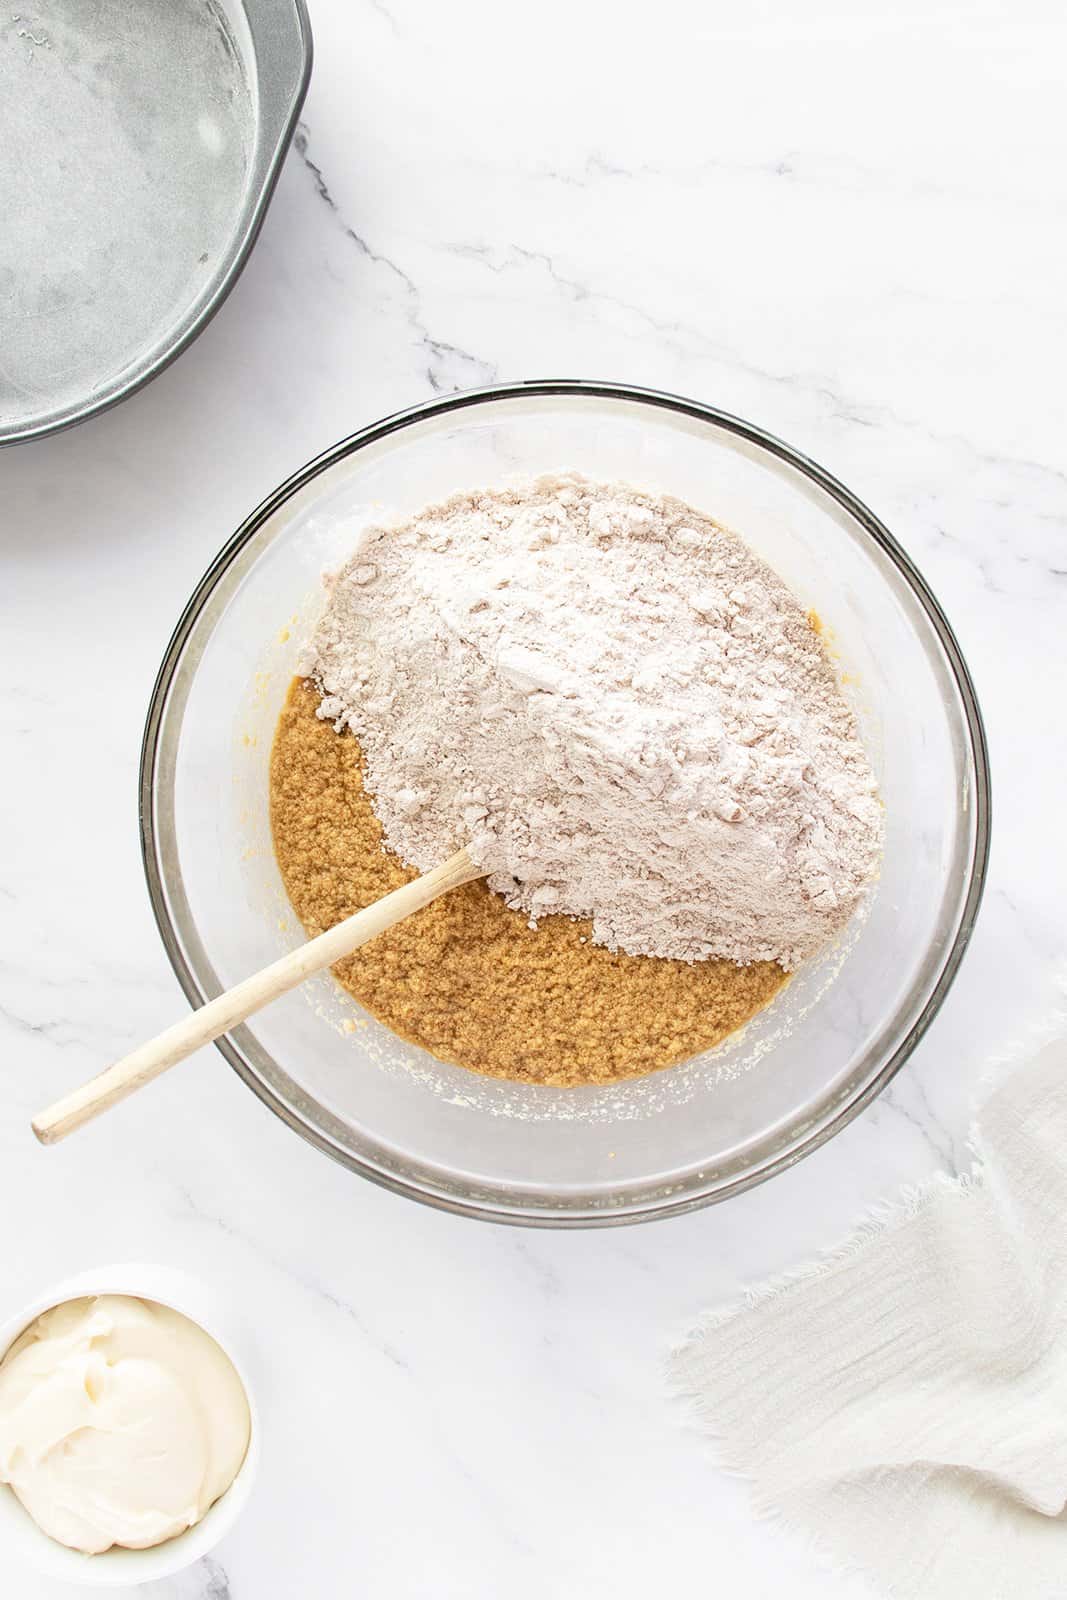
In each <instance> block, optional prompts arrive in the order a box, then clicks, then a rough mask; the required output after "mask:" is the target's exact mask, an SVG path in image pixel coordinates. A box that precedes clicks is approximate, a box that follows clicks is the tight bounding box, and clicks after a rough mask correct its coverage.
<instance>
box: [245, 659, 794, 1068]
mask: <svg viewBox="0 0 1067 1600" xmlns="http://www.w3.org/2000/svg"><path fill="white" fill-rule="evenodd" d="M318 704H319V693H318V690H317V689H316V688H315V687H314V686H313V685H312V684H311V683H309V682H307V681H305V680H302V679H299V678H296V679H294V680H293V683H292V686H291V687H290V690H289V695H288V698H287V700H286V703H285V707H284V710H283V711H282V715H281V718H280V720H279V723H278V730H277V733H276V735H275V741H274V749H273V753H272V756H271V772H270V800H271V822H272V826H273V830H274V849H275V854H276V856H277V859H278V865H279V867H280V869H281V874H282V879H283V881H284V883H285V887H286V891H287V892H288V895H289V899H290V901H291V902H292V904H293V908H294V910H295V911H296V913H297V915H298V916H299V918H300V920H301V922H302V923H303V925H304V927H305V928H306V929H307V931H308V933H309V934H316V933H321V932H322V931H323V929H325V928H328V927H330V926H332V924H333V923H335V922H339V921H340V920H341V919H342V917H347V916H350V915H351V913H352V912H354V911H358V910H360V909H361V907H363V906H365V905H369V904H370V902H371V901H373V900H377V899H379V898H380V897H381V896H382V895H384V894H387V893H388V892H389V891H390V890H391V889H395V888H397V887H399V885H400V884H402V883H406V882H408V881H409V880H410V879H411V878H413V877H415V876H416V874H415V873H414V872H413V871H411V870H410V869H408V868H407V867H405V866H403V865H402V864H401V863H400V862H399V861H398V860H397V858H396V857H395V856H393V855H390V854H387V853H386V852H385V851H384V850H383V848H382V828H381V824H380V823H379V821H378V819H377V817H376V816H375V815H374V812H373V810H372V809H371V803H370V798H369V796H368V794H367V792H366V791H365V789H364V787H363V779H362V770H361V769H362V758H361V754H360V748H359V744H358V743H357V741H356V739H355V738H354V737H353V736H352V735H351V734H349V733H343V734H338V733H335V732H334V730H333V727H332V726H331V724H330V723H329V722H325V721H322V720H321V719H320V718H319V717H317V716H316V714H315V713H316V710H317V707H318ZM589 932H590V929H589V926H588V925H587V924H584V923H582V922H575V921H572V920H570V919H569V918H567V917H545V918H544V919H542V921H541V923H540V925H539V927H538V928H537V929H536V930H535V929H533V928H531V927H529V925H528V923H527V920H526V918H525V916H524V915H523V913H522V912H519V911H512V910H510V909H509V908H508V906H507V905H505V903H504V901H503V900H502V899H501V898H500V896H499V895H496V894H493V893H492V892H491V891H490V890H489V889H488V888H487V887H486V885H485V884H484V883H471V884H466V885H465V886H464V887H463V888H461V889H456V890H453V891H452V893H451V894H447V895H445V896H444V897H443V898H442V899H440V900H437V901H435V902H434V904H433V905H430V906H427V907H426V908H425V910H423V911H420V912H418V913H417V914H416V915H415V916H414V917H411V918H409V919H408V921H406V922H403V923H401V924H400V925H399V926H398V927H396V928H391V929H390V930H389V931H388V932H387V933H383V934H381V935H380V936H379V937H378V938H377V939H375V940H373V941H372V942H371V943H370V944H368V945H366V946H365V947H364V948H363V949H362V950H358V951H357V952H356V953H355V955H352V956H349V957H348V958H347V959H346V960H345V961H341V962H338V964H337V966H336V967H335V968H334V974H335V976H336V977H337V979H338V981H339V982H340V983H341V984H342V985H343V986H344V988H345V989H347V990H348V992H349V993H350V994H351V995H353V996H354V997H355V999H356V1000H358V1001H359V1003H360V1005H362V1006H364V1007H365V1008H366V1009H367V1010H368V1011H370V1012H373V1014H374V1015H375V1016H376V1017H377V1018H379V1020H380V1021H382V1022H384V1023H385V1024H386V1026H387V1027H389V1028H391V1029H392V1030H393V1032H394V1033H397V1034H399V1035H400V1036H401V1038H403V1039H406V1040H408V1041H409V1042H411V1043H413V1044H417V1045H421V1046H422V1047H423V1048H424V1049H426V1050H429V1051H431V1052H432V1054H434V1055H436V1056H438V1057H440V1058H441V1059H442V1060H446V1061H452V1062H455V1063H456V1064H457V1065H459V1066H462V1067H468V1068H470V1069H471V1070H472V1071H475V1072H482V1073H487V1074H489V1075H490V1076H492V1077H497V1078H510V1079H513V1080H515V1081H516V1082H520V1083H542V1084H555V1085H563V1086H573V1085H577V1084H605V1083H611V1082H613V1081H615V1080H617V1079H620V1078H630V1077H637V1076H639V1075H640V1074H642V1073H646V1072H652V1071H654V1070H655V1069H656V1068H658V1067H666V1066H670V1065H671V1064H672V1063H674V1062H678V1061H684V1060H686V1059H687V1058H688V1057H690V1056H693V1055H697V1054H699V1053H700V1052H701V1051H703V1050H707V1049H709V1048H710V1047H711V1046H712V1045H715V1044H718V1043H719V1042H720V1040H722V1039H724V1038H725V1037H726V1036H727V1035H728V1034H730V1033H733V1032H734V1031H735V1030H736V1029H737V1028H739V1027H741V1026H742V1024H744V1023H745V1022H747V1021H748V1020H749V1018H750V1017H751V1016H753V1015H754V1013H755V1012H757V1011H758V1010H760V1008H761V1007H762V1006H765V1005H766V1004H767V1002H768V1001H769V1000H770V999H771V997H772V996H773V995H774V994H776V993H777V991H778V990H779V989H780V988H781V987H782V985H783V983H784V982H785V979H786V975H785V973H784V972H783V971H782V969H781V968H780V967H779V966H777V965H776V964H775V963H773V962H769V961H763V962H753V963H752V964H751V965H749V966H745V967H740V966H735V965H734V964H733V963H732V962H729V961H714V960H710V961H700V962H695V963H692V964H690V963H687V962H684V961H668V960H662V959H656V958H653V957H650V956H631V955H624V954H621V953H614V952H612V951H610V950H606V949H605V948H603V946H600V945H594V944H592V943H591V942H589Z"/></svg>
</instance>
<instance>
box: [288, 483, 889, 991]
mask: <svg viewBox="0 0 1067 1600" xmlns="http://www.w3.org/2000/svg"><path fill="white" fill-rule="evenodd" d="M308 665H309V670H310V672H311V673H312V675H313V676H314V678H315V680H316V682H317V683H318V685H319V687H320V688H321V691H322V694H323V699H322V704H321V706H320V715H321V716H323V717H325V718H328V719H329V720H331V721H332V722H333V723H334V724H335V725H336V727H337V728H338V729H339V730H340V729H342V728H345V727H347V728H350V729H351V730H352V732H354V733H355V734H356V736H357V738H358V740H359V743H360V745H361V747H362V750H363V754H364V758H365V761H366V782H367V786H368V788H369V790H370V791H371V793H372V795H373V797H374V805H375V810H376V812H377V814H378V816H379V818H380V820H381V822H382V824H383V827H384V830H385V836H386V839H387V841H388V843H389V845H390V846H391V847H392V848H393V849H394V850H395V851H396V852H397V854H398V855H400V856H401V857H402V858H403V859H404V860H405V861H407V862H409V863H411V864H413V865H414V866H416V867H418V868H419V869H420V870H426V869H428V868H430V867H432V866H434V865H436V863H437V862H439V861H441V860H443V859H444V858H445V857H446V856H448V855H449V854H450V853H451V852H452V851H454V850H455V849H457V848H459V846H460V845H466V846H467V848H468V849H469V850H470V852H471V854H472V856H474V858H475V859H476V860H477V861H478V862H479V863H481V864H483V865H485V866H487V867H488V868H489V869H490V872H491V877H490V886H491V887H492V888H494V889H496V890H498V891H499V892H500V893H501V894H502V895H504V896H505V898H506V899H507V901H508V902H509V904H511V905H513V906H515V907H518V908H521V909H522V910H524V911H526V912H527V913H529V915H530V916H531V918H533V919H536V918H537V917H539V916H542V915H546V914H548V913H554V912H558V913H564V914H567V915H571V916H580V917H588V918H591V919H592V923H593V937H594V939H595V940H596V941H597V942H598V943H601V944H604V945H607V946H608V947H609V948H611V949H621V950H623V951H627V952H629V953H632V954H636V955H650V956H667V957H676V958H681V959H683V960H687V961H698V960H701V959H703V958H705V957H709V956H717V957H722V958H725V959H727V960H730V961H734V962H738V963H747V962H751V961H764V960H766V961H777V962H779V963H780V964H781V965H782V966H783V967H785V968H787V969H792V968H794V967H796V966H797V964H798V963H799V962H800V961H802V960H803V959H804V957H805V956H807V955H809V954H811V953H812V952H813V951H814V950H815V949H817V948H818V946H819V945H821V944H822V943H823V942H824V941H825V940H826V939H827V937H828V936H829V935H830V934H832V933H833V932H834V931H835V930H837V929H838V928H840V927H841V926H842V925H843V924H844V923H845V922H846V921H847V920H848V918H849V916H850V915H851V913H852V912H853V911H854V910H855V908H856V905H857V903H858V901H859V899H860V897H861V895H862V893H863V890H864V887H865V885H866V884H867V883H868V882H869V881H870V879H871V878H872V876H873V874H874V872H875V870H876V866H877V861H878V856H879V851H880V847H881V839H882V810H881V805H880V802H879V800H878V797H877V793H876V788H875V781H874V777H873V774H872V772H871V768H870V765H869V763H868V761H867V757H866V755H865V752H864V750H863V746H862V745H861V743H860V740H859V737H858V733H857V729H856V725H855V721H854V718H853V715H852V712H851V710H850V709H849V706H848V704H847V703H846V701H845V699H844V697H843V695H842V694H841V691H840V689H839V688H838V685H837V682H836V679H835V677H834V673H833V669H832V667H831V665H830V663H829V661H828V660H827V657H826V654H825V652H824V650H823V647H822V645H821V643H820V641H819V639H818V637H817V636H816V634H815V632H814V631H813V629H812V627H811V625H810V623H809V621H808V618H807V616H806V614H805V612H804V610H803V609H802V608H801V606H800V605H799V603H798V602H797V600H796V599H795V597H794V596H793V595H792V594H791V593H790V591H789V590H788V589H787V588H786V586H785V584H784V583H783V582H782V581H781V579H780V578H778V577H777V576H776V574H775V573H774V572H772V571H771V570H770V568H769V567H767V566H766V565H765V564H764V563H763V562H762V561H760V560H759V559H758V558H757V557H756V556H755V555H754V554H753V552H752V551H751V550H749V549H748V547H747V546H746V545H745V544H744V543H743V542H742V541H741V540H740V539H739V538H738V537H736V535H734V534H733V533H731V532H729V531H727V530H726V529H724V528H721V527H719V526H718V524H716V523H715V522H713V521H712V520H711V519H710V518H709V517H707V516H704V515H702V514H700V513H699V512H697V511H694V510H693V509H692V507H690V506H687V505H684V504H682V503H681V502H680V501H677V500H673V499H669V498H666V497H661V496H657V495H653V494H646V493H643V492H641V491H639V490H637V489H633V488H630V487H627V486H625V485H622V484H600V483H592V482H588V481H586V480H584V479H581V478H579V477H576V476H555V477H546V478H541V479H539V480H537V481H536V482H534V483H532V484H527V485H523V486H516V487H514V488H508V489H502V490H493V491H478V490H474V491H471V492H470V493H465V494H460V495H456V496H454V497H453V498H452V499H450V500H448V501H446V502H445V503H444V504H442V505H437V506H431V507H429V508H428V509H426V510H424V511H422V512H421V513H420V514H419V515H418V516H416V517H414V518H412V519H411V520H410V521H408V522H406V523H404V524H403V525H401V526H398V527H390V528H384V527H375V528H369V529H368V530H366V532H365V533H364V534H363V535H362V537H361V539H360V543H359V547H358V549H357V550H356V551H355V553H354V554H353V556H352V558H351V559H350V560H349V561H348V563H347V564H346V566H345V567H344V568H343V569H342V571H341V572H339V573H338V574H337V575H336V576H335V577H334V578H333V579H332V580H331V588H330V593H329V599H328V602H327V605H326V609H325V612H324V614H323V617H322V619H321V621H320V623H319V626H318V628H317V630H316V633H315V635H314V639H313V642H312V659H311V661H310V663H309V664H308Z"/></svg>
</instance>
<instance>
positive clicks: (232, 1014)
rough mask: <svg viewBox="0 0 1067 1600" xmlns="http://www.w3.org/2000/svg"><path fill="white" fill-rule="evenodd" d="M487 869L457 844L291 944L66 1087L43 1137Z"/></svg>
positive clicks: (38, 1121) (37, 1126)
mask: <svg viewBox="0 0 1067 1600" xmlns="http://www.w3.org/2000/svg"><path fill="white" fill-rule="evenodd" d="M484 876H485V873H484V871H483V869H482V868H481V867H477V866H475V864H474V862H473V861H472V860H471V858H470V856H469V855H468V854H467V852H466V850H459V851H457V853H456V854H455V855H454V856H450V857H449V859H448V860H447V861H443V862H442V863H441V865H440V866H439V867H434V869H433V871H432V872H426V873H423V875H422V877H421V878H416V879H415V880H414V882H413V883H405V884H404V885H403V886H402V887H401V888H399V889H394V890H393V892H392V893H391V894H387V895H384V896H383V897H382V899H381V900H376V901H375V902H374V904H373V905H371V906H366V907H365V908H364V909H363V910H362V911H357V912H356V913H355V915H354V916H351V917H346V918H345V920H344V922H339V923H338V924H337V926H336V927H334V928H328V929H327V931H326V932H325V933H320V934H319V936H318V938H317V939H312V940H310V941H309V943H308V944H305V945H301V946H300V948H299V949H298V950H291V951H290V952H289V954H288V955H285V956H282V957H281V959H280V960H278V961H272V962H271V964H270V966H269V967H264V968H263V971H262V972H257V973H255V974H254V976H253V977H251V978H245V980H244V981H243V983H238V984H236V985H235V987H234V988H232V989H228V990H227V991H226V993H225V994H220V995H219V997H218V999H216V1000H209V1001H208V1003H207V1004H206V1005H204V1006H201V1007H200V1009H199V1011H194V1012H192V1013H191V1014H190V1015H189V1016H188V1017H184V1018H183V1019H182V1021H181V1022H176V1023H175V1024H174V1026H173V1027H172V1028H168V1029H167V1030H166V1032H165V1033H161V1034H160V1035H159V1036H158V1038H156V1039H151V1040H150V1041H149V1042H148V1044H142V1045H140V1046H139V1047H138V1049H136V1050H134V1051H132V1052H131V1053H130V1054H129V1055H128V1056H123V1058H122V1060H121V1061H116V1062H115V1064H114V1066H111V1067H108V1068H106V1070H105V1071H103V1072H100V1073H98V1074H97V1076H96V1077H95V1078H90V1080H89V1082H88V1083H83V1084H82V1086H81V1088H79V1089H74V1090H72V1092H71V1093H70V1094H67V1095H64V1096H63V1098H62V1099H61V1100H57V1101H56V1103H55V1105H52V1106H49V1108H48V1110H47V1111H42V1112H41V1113H40V1115H39V1116H36V1117H34V1119H33V1122H32V1127H33V1131H34V1133H35V1134H36V1135H37V1137H38V1139H39V1140H40V1141H41V1143H42V1144H57V1143H58V1142H59V1140H60V1139H65V1138H66V1136H67V1134H68V1133H73V1132H74V1130H75V1128H80V1127H81V1126H82V1124H83V1123H85V1122H90V1121H91V1120H92V1119H93V1117H98V1116H99V1115H100V1113H101V1111H107V1110H108V1109H109V1107H111V1106H113V1105H117V1104H118V1102H119V1101H120V1100H125V1098H126V1096H127V1095H129V1094H133V1092H134V1090H135V1089H140V1088H143V1086H144V1085H145V1084H146V1083H151V1081H152V1079H153V1078H158V1077H159V1075H160V1073H161V1072H166V1070H167V1068H168V1067H173V1066H174V1065H175V1064H176V1063H177V1062H179V1061H184V1060H185V1058H186V1056H189V1055H192V1053H193V1051H194V1050H199V1049H200V1046H201V1045H205V1044H210V1043H211V1041H212V1040H213V1039H217V1038H218V1037H219V1035H220V1034H223V1033H227V1032H228V1031H229V1030H230V1028H233V1027H236V1025H237V1023H239V1022H243V1021H244V1020H245V1018H246V1017H250V1016H251V1015H252V1013H253V1012H254V1011H259V1010H260V1009H261V1008H262V1007H263V1006H266V1005H269V1004H270V1002H271V1001H272V1000H276V999H277V998H278V996H279V995H282V994H286V993H287V992H288V991H289V990H290V989H295V988H296V986H297V984H298V983H303V981H304V979H305V978H310V977H311V976H312V974H313V973H315V972H321V971H322V969H323V967H329V966H332V965H333V963H334V962H335V961H341V960H343V958H344V957H345V956H347V955H351V954H352V951H353V950H358V949H359V947H360V945H361V944H366V943H367V941H368V940H369V939H373V938H375V937H376V935H377V934H379V933H384V932H385V930H386V928H391V927H392V926H393V925H394V923H397V922H403V920H404V918H405V917H410V916H411V914H412V913H413V912H415V911H420V910H421V909H422V907H423V906H428V905H429V904H430V901H431V900H436V899H437V898H438V896H439V895H442V894H447V893H448V891H449V889H458V888H459V886H460V884H462V883H471V882H473V880H474V879H475V878H481V877H484Z"/></svg>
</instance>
